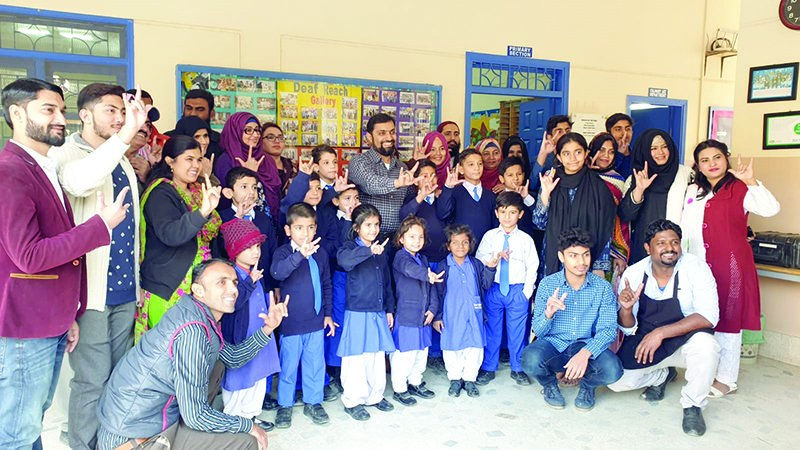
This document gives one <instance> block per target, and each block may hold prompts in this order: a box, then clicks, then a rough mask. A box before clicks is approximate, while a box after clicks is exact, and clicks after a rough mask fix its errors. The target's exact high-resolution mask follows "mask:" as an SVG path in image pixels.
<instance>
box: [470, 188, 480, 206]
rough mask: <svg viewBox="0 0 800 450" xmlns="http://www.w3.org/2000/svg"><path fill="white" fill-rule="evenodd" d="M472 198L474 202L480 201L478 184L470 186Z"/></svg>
mask: <svg viewBox="0 0 800 450" xmlns="http://www.w3.org/2000/svg"><path fill="white" fill-rule="evenodd" d="M472 198H474V199H475V201H476V202H479V201H481V196H480V195H478V186H475V187H474V188H472Z"/></svg>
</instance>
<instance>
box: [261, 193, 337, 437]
mask: <svg viewBox="0 0 800 450" xmlns="http://www.w3.org/2000/svg"><path fill="white" fill-rule="evenodd" d="M284 230H285V232H286V235H287V236H288V237H289V240H290V241H289V243H287V244H285V245H283V246H281V247H279V248H278V249H277V250H276V251H275V255H274V256H273V259H272V266H271V267H270V272H271V274H272V277H273V278H274V279H275V280H277V281H278V282H279V283H280V285H279V287H280V290H281V295H284V296H286V295H288V296H289V297H290V298H291V300H292V302H291V305H292V306H290V307H289V308H291V312H290V315H291V316H292V318H291V320H289V321H286V322H284V323H283V324H282V326H281V329H280V335H281V338H280V343H281V348H280V359H281V374H280V376H279V379H278V404H279V407H278V413H277V416H276V420H275V426H276V427H278V428H289V427H290V426H291V424H292V406H294V403H295V395H294V394H295V385H296V383H297V372H298V365H301V364H302V386H303V403H305V407H304V409H303V414H305V415H306V416H308V417H310V418H311V420H312V421H313V422H314V423H315V424H318V425H321V424H325V423H328V421H329V418H328V414H327V413H326V412H325V409H323V408H322V405H321V403H322V401H323V388H324V385H325V349H324V344H323V341H324V336H323V334H324V329H325V327H327V328H328V329H329V334H330V335H333V334H334V333H335V329H334V324H333V320H332V319H331V308H332V305H331V295H332V294H331V274H330V268H329V267H328V264H329V257H328V253H327V252H326V251H325V249H323V248H320V245H319V243H320V238H316V239H314V235H315V233H316V231H317V214H316V213H315V211H314V208H312V207H311V205H309V204H307V203H297V204H294V205H292V206H290V207H289V209H288V210H287V212H286V225H285V226H284Z"/></svg>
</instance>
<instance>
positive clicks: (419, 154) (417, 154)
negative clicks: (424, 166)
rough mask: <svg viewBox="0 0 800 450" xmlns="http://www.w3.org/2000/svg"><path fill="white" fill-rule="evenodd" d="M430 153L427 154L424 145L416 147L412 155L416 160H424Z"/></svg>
mask: <svg viewBox="0 0 800 450" xmlns="http://www.w3.org/2000/svg"><path fill="white" fill-rule="evenodd" d="M427 157H428V155H426V154H425V149H424V148H422V147H414V154H413V155H412V156H411V158H412V159H414V161H422V160H423V159H425V158H427Z"/></svg>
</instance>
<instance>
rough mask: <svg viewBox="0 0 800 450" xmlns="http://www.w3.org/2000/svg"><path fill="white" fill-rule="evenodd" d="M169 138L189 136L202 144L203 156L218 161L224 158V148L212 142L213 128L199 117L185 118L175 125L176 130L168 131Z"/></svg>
mask: <svg viewBox="0 0 800 450" xmlns="http://www.w3.org/2000/svg"><path fill="white" fill-rule="evenodd" d="M166 134H167V135H168V136H170V137H172V136H189V137H192V138H194V140H195V141H197V143H198V144H200V151H201V152H202V153H203V155H204V156H205V157H206V158H208V159H211V157H212V156H213V157H214V159H218V158H219V157H220V156H222V148H221V147H220V146H219V144H217V143H216V142H213V141H212V140H211V137H210V136H211V126H210V125H209V124H208V123H207V122H206V121H205V120H203V119H201V118H199V117H197V116H185V117H183V118H181V120H179V121H178V123H176V124H175V129H174V130H172V131H167V133H166Z"/></svg>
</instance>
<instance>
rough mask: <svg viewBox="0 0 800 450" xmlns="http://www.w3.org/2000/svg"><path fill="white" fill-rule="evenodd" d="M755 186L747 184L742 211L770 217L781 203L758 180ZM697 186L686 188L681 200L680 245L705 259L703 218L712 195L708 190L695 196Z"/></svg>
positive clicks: (684, 249) (779, 208) (776, 211)
mask: <svg viewBox="0 0 800 450" xmlns="http://www.w3.org/2000/svg"><path fill="white" fill-rule="evenodd" d="M757 183H758V184H757V185H755V186H747V194H745V196H744V201H743V202H742V203H743V206H744V213H745V214H747V213H749V212H751V213H753V214H756V215H759V216H761V217H772V216H774V215H776V214H778V213H779V212H780V210H781V204H780V203H778V200H777V199H776V198H775V196H774V195H772V192H770V191H769V190H767V188H766V187H764V185H763V184H761V182H760V181H758V182H757ZM697 190H698V186H697V185H696V184H692V185H690V186H689V188H688V189H687V190H686V198H685V199H684V202H683V213H682V215H681V224H680V225H681V229H682V230H683V238H682V239H681V247H682V248H683V251H684V252H687V253H691V254H693V255H695V256H697V257H699V258H700V259H702V260H704V261H705V259H706V247H705V245H704V244H705V242H704V241H703V222H704V219H705V211H706V204H707V203H708V201H709V200H711V198H713V197H714V193H713V192H709V193H708V194H707V195H706V196H705V197H703V198H701V199H698V198H697Z"/></svg>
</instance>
